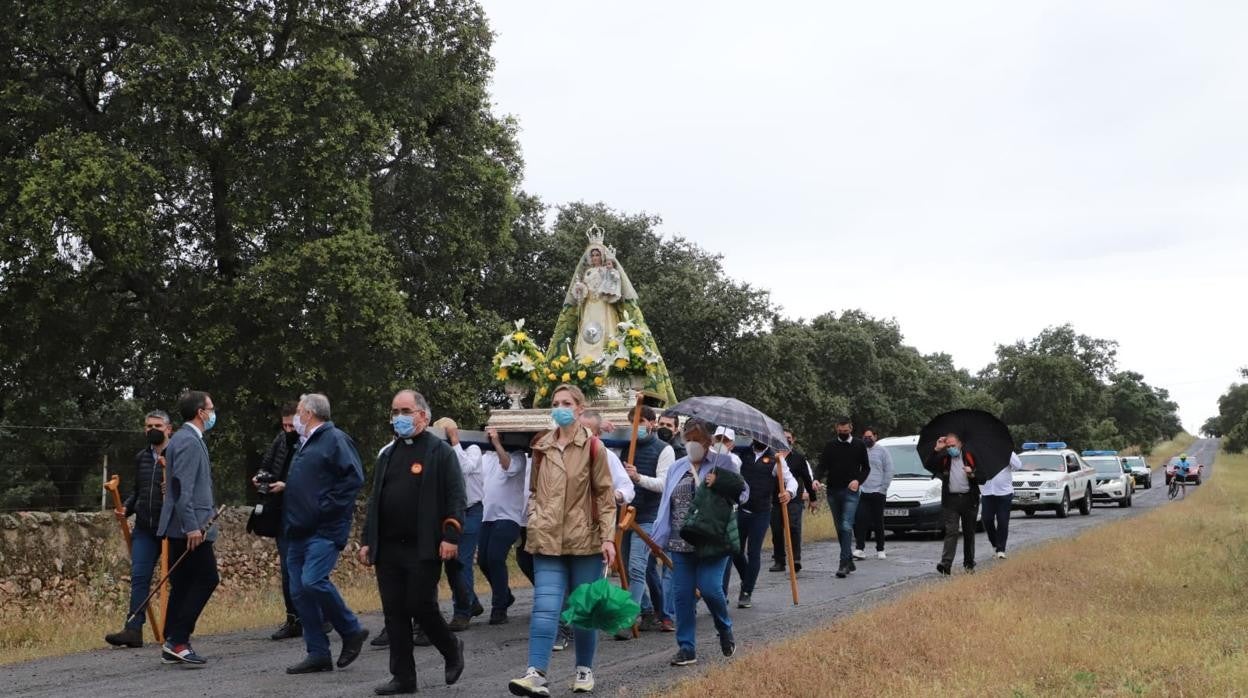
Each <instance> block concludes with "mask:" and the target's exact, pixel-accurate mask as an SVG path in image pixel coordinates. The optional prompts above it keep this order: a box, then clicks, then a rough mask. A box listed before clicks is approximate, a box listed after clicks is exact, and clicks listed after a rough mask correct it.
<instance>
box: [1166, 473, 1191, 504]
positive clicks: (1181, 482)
mask: <svg viewBox="0 0 1248 698" xmlns="http://www.w3.org/2000/svg"><path fill="white" fill-rule="evenodd" d="M1180 487H1181V488H1182V489H1183V497H1184V498H1185V499H1186V498H1187V473H1186V472H1182V473H1180V472H1179V471H1178V470H1176V471H1175V472H1174V475H1172V476H1170V490H1169V491H1168V492H1167V494H1168V495H1169V497H1170V499H1174V498H1175V497H1178V496H1179V488H1180Z"/></svg>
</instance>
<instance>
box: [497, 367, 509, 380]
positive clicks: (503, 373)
mask: <svg viewBox="0 0 1248 698" xmlns="http://www.w3.org/2000/svg"><path fill="white" fill-rule="evenodd" d="M498 379H499V380H500V381H505V380H507V369H505V368H500V369H498Z"/></svg>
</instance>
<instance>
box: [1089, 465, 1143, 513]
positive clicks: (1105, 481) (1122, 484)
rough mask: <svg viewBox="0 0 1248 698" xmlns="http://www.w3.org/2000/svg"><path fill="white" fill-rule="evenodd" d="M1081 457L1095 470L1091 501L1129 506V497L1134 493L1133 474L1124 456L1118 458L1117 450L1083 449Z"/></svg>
mask: <svg viewBox="0 0 1248 698" xmlns="http://www.w3.org/2000/svg"><path fill="white" fill-rule="evenodd" d="M1083 459H1084V461H1086V462H1087V464H1088V465H1090V466H1092V468H1093V469H1094V470H1096V485H1095V487H1094V488H1093V489H1092V499H1093V501H1098V502H1117V503H1118V506H1120V507H1129V506H1131V498H1132V496H1133V495H1135V476H1134V475H1133V474H1132V473H1131V468H1130V467H1129V466H1128V465H1127V463H1126V459H1125V458H1119V457H1118V452H1117V451H1084V452H1083Z"/></svg>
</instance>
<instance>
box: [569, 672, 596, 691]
mask: <svg viewBox="0 0 1248 698" xmlns="http://www.w3.org/2000/svg"><path fill="white" fill-rule="evenodd" d="M593 690H594V670H593V669H590V668H589V667H587V666H578V667H577V668H576V679H574V680H573V681H572V692H573V693H590V692H592V691H593Z"/></svg>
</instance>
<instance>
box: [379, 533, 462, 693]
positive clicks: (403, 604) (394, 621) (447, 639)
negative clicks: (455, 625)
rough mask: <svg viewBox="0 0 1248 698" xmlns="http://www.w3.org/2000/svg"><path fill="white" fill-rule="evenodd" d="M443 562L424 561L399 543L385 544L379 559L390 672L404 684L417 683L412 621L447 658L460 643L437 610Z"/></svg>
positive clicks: (381, 548) (412, 550) (413, 550)
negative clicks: (388, 642)
mask: <svg viewBox="0 0 1248 698" xmlns="http://www.w3.org/2000/svg"><path fill="white" fill-rule="evenodd" d="M441 577H442V561H441V560H421V559H419V557H418V555H417V554H416V550H415V549H413V548H411V547H408V546H404V545H402V544H399V543H389V542H383V543H382V544H381V546H380V549H379V551H378V559H377V590H378V592H380V594H381V611H382V614H383V615H384V616H385V619H386V635H388V636H389V637H390V673H391V674H393V675H394V678H395V679H396V680H398V681H401V682H404V683H406V682H409V681H415V680H416V660H415V658H414V657H413V654H412V652H413V650H414V649H415V646H414V645H413V644H412V619H415V620H416V622H417V623H419V624H420V627H421V629H422V630H424V631H425V635H426V636H427V637H428V638H429V640H430V641H431V642H432V643H433V646H434V647H437V648H438V651H439V652H441V653H442V656H443V657H444V658H448V659H449V658H451V657H454V656H455V653H456V652H457V651H458V643H456V641H455V637H454V636H453V635H452V634H451V631H450V629H449V628H447V627H446V619H445V618H443V617H442V611H441V610H440V609H439V608H438V580H439V579H441Z"/></svg>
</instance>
